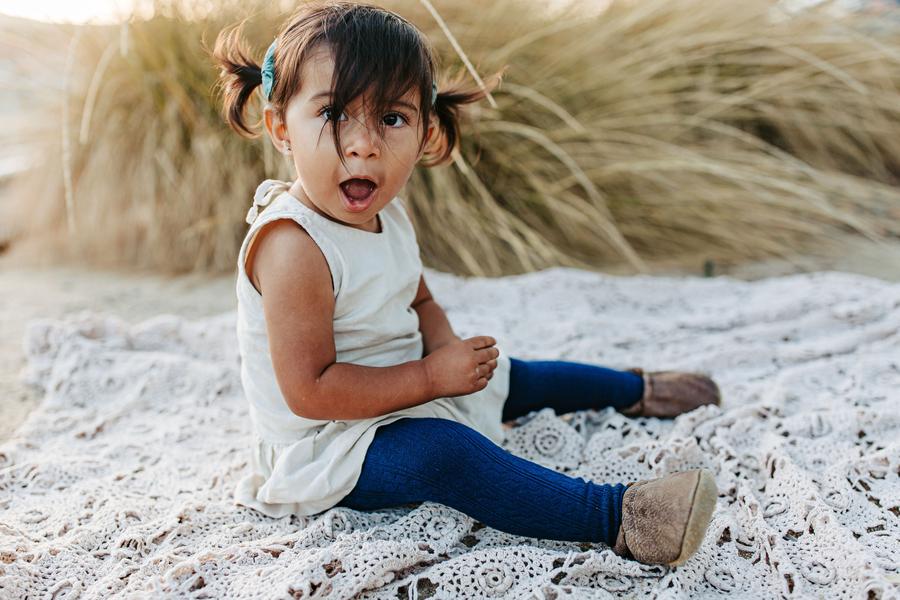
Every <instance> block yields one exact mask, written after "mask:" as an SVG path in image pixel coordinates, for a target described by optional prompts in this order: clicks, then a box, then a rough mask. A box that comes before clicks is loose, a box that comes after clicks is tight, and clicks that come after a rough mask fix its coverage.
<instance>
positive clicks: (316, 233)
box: [234, 179, 510, 518]
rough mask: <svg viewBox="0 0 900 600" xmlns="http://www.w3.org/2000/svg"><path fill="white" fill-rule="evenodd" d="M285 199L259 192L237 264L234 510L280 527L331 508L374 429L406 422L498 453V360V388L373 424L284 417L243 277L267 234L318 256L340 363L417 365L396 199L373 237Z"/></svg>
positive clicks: (273, 185) (413, 288) (411, 287)
mask: <svg viewBox="0 0 900 600" xmlns="http://www.w3.org/2000/svg"><path fill="white" fill-rule="evenodd" d="M289 187H290V184H289V183H287V182H283V181H277V180H273V179H267V180H265V181H263V182H262V183H261V184H260V185H259V187H258V188H257V190H256V194H255V195H254V203H253V206H252V207H251V208H250V211H249V212H248V214H247V222H248V223H250V228H249V230H248V231H247V235H246V236H245V238H244V241H243V243H242V244H241V249H240V252H239V254H238V264H237V269H238V273H237V284H236V290H237V299H238V308H237V338H238V346H239V351H240V357H241V383H242V385H243V389H244V394H245V396H246V398H247V401H248V403H249V408H250V418H251V420H252V422H253V430H254V439H253V447H252V455H251V460H250V465H251V469H250V472H249V473H248V474H246V475H245V476H244V477H242V478H241V480H240V481H239V482H238V484H237V486H236V489H235V493H234V500H235V502H236V503H237V504H240V505H243V506H248V507H251V508H254V509H256V510H258V511H260V512H262V513H264V514H266V515H268V516H270V517H276V518H277V517H283V516H286V515H289V514H295V515H300V516H305V515H313V514H316V513H319V512H321V511H324V510H327V509H329V508H331V507H333V506H334V505H335V504H337V503H338V502H340V501H341V500H342V499H343V498H344V497H345V496H346V495H347V494H349V493H350V491H351V490H352V489H353V487H354V486H355V485H356V482H357V480H358V479H359V476H360V473H361V472H362V465H363V460H364V459H365V455H366V450H367V449H368V447H369V444H370V443H371V442H372V438H373V437H374V436H375V431H376V429H377V428H378V427H379V426H381V425H387V424H388V423H392V422H394V421H396V420H398V419H400V418H403V417H439V418H444V419H451V420H455V421H458V422H460V423H464V424H466V425H468V426H470V427H472V428H473V429H476V430H477V431H479V432H481V433H482V434H484V435H485V436H487V437H488V438H490V439H491V440H492V441H494V442H495V443H497V444H500V443H502V442H503V441H504V439H505V429H504V428H503V426H502V423H501V414H502V410H503V403H504V402H505V401H506V397H507V394H508V391H509V372H510V361H509V357H507V356H506V353H505V352H503V350H502V349H501V350H500V356H499V357H498V358H497V368H496V369H495V370H494V376H493V377H492V378H491V379H489V380H488V385H487V387H485V388H484V389H483V390H480V391H478V392H475V393H474V394H469V395H466V396H457V397H452V398H437V399H435V400H432V401H431V402H426V403H425V404H420V405H418V406H414V407H411V408H407V409H401V410H398V411H395V412H392V413H389V414H386V415H381V416H378V417H374V418H369V419H356V420H346V421H338V420H330V421H323V420H314V419H305V418H302V417H298V416H297V415H295V414H294V413H292V412H291V411H290V409H289V408H288V406H287V404H286V403H285V401H284V397H283V396H282V393H281V390H280V388H279V386H278V382H277V380H276V378H275V371H274V369H273V367H272V358H271V355H270V354H269V343H268V336H267V332H266V322H265V318H264V316H263V307H262V296H260V294H259V293H258V292H257V291H256V288H254V287H253V285H252V283H251V282H250V280H249V279H248V277H247V273H246V272H245V270H244V260H245V257H246V253H247V249H248V247H249V245H250V241H251V240H252V239H253V237H254V236H255V235H256V232H257V231H258V230H259V229H260V228H261V227H262V226H263V225H264V224H266V223H269V222H271V221H274V220H276V219H292V220H294V221H295V222H297V223H298V224H299V225H300V226H301V227H303V228H304V229H305V230H306V231H307V232H308V233H309V235H310V236H311V237H312V239H313V240H314V241H315V242H316V244H317V245H318V246H319V248H320V249H321V251H322V253H323V255H324V256H325V259H326V261H327V262H328V267H329V269H330V270H331V277H332V281H333V284H334V299H335V309H334V343H335V349H336V352H337V361H338V362H347V363H355V364H360V365H366V366H372V367H386V366H390V365H396V364H400V363H404V362H407V361H410V360H417V359H420V358H422V350H423V346H422V335H421V333H420V331H419V318H418V314H416V312H415V310H414V309H413V308H411V307H410V305H411V304H412V302H413V299H414V298H415V296H416V292H417V291H418V287H419V277H420V276H421V274H422V262H421V260H420V259H419V246H418V243H417V242H416V235H415V231H414V229H413V225H412V222H411V221H410V220H409V216H408V215H407V213H406V210H405V206H404V204H403V201H402V200H401V199H400V198H399V197H395V198H394V199H393V200H391V202H390V203H389V204H387V205H386V206H385V207H384V208H383V209H382V210H381V212H379V213H378V216H379V219H380V220H381V229H382V230H381V232H380V233H372V232H369V231H364V230H362V229H357V228H354V227H350V226H348V225H342V224H340V223H338V222H336V221H332V220H331V219H328V218H326V217H324V216H322V215H320V214H319V213H317V212H316V211H314V210H312V209H311V208H309V207H307V206H306V205H305V204H303V203H302V202H300V201H299V200H298V199H297V198H295V197H294V196H292V195H291V194H289V193H288V192H287V190H288V189H289ZM488 335H489V333H488ZM497 348H498V349H500V347H499V345H498V346H497ZM365 401H366V399H365V398H360V399H359V402H365Z"/></svg>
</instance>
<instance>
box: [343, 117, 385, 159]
mask: <svg viewBox="0 0 900 600" xmlns="http://www.w3.org/2000/svg"><path fill="white" fill-rule="evenodd" d="M354 125H355V126H354V127H350V128H348V129H349V130H348V131H347V133H346V134H345V135H346V137H347V142H346V146H345V150H344V152H345V154H346V155H347V156H348V157H350V156H355V157H362V158H369V157H377V156H378V155H379V152H380V150H379V147H378V139H377V136H376V135H375V132H373V131H371V130H370V129H369V128H368V127H366V126H365V125H362V124H360V123H355V124H354Z"/></svg>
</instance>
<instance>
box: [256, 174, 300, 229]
mask: <svg viewBox="0 0 900 600" xmlns="http://www.w3.org/2000/svg"><path fill="white" fill-rule="evenodd" d="M290 187H291V184H290V183H288V182H287V181H280V180H278V179H266V180H265V181H263V182H262V183H260V184H259V185H258V186H257V187H256V192H254V194H253V205H252V206H251V207H250V210H248V211H247V217H246V219H245V220H246V221H247V223H249V224H251V225H252V224H253V222H254V221H255V220H256V217H258V216H259V213H260V212H261V211H262V209H264V208H265V207H266V206H268V205H269V203H270V202H272V199H273V198H275V197H276V196H277V195H278V194H280V193H281V192H284V191H286V190H287V189H289V188H290Z"/></svg>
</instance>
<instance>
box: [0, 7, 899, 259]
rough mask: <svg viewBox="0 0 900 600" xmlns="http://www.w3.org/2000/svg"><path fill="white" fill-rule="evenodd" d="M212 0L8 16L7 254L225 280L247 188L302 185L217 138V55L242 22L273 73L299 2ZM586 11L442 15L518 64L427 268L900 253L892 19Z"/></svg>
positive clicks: (811, 13)
mask: <svg viewBox="0 0 900 600" xmlns="http://www.w3.org/2000/svg"><path fill="white" fill-rule="evenodd" d="M380 4H381V5H383V6H385V7H387V8H390V9H392V10H394V11H396V12H398V13H399V14H401V15H403V16H404V17H406V18H408V19H409V20H411V21H412V22H414V23H415V24H416V25H417V26H418V27H419V28H421V29H422V30H423V31H425V33H426V34H427V35H428V36H429V37H430V39H431V41H432V43H433V44H434V46H435V48H436V50H437V53H438V55H439V57H440V61H441V66H442V68H443V71H444V73H445V74H448V75H449V74H454V73H457V72H458V71H459V70H460V69H462V68H463V62H462V60H461V58H460V56H459V55H458V54H457V53H456V52H455V51H454V49H453V47H452V45H451V43H450V41H449V40H448V39H447V37H446V36H445V35H444V33H443V32H442V30H441V28H440V26H439V24H438V22H436V20H435V18H434V17H433V16H432V15H431V14H430V13H429V12H428V11H427V10H426V8H425V7H424V6H423V4H422V3H421V2H419V1H418V0H385V1H383V2H380ZM198 5H200V4H199V3H196V2H188V1H182V0H168V1H164V0H157V1H156V2H155V4H154V11H153V16H152V17H150V18H147V19H139V18H133V19H131V20H130V21H129V22H126V23H124V24H122V25H113V26H98V25H50V24H37V23H34V22H28V21H25V20H20V19H12V18H5V19H3V21H2V23H0V47H2V48H3V55H4V56H5V57H6V60H4V62H3V64H4V73H3V79H2V82H3V86H4V88H5V89H6V93H5V94H4V95H5V96H6V100H4V102H5V103H6V105H7V106H6V107H5V108H7V109H9V108H10V105H11V104H14V103H15V106H14V109H15V110H6V111H4V113H3V114H4V117H3V119H4V122H3V125H4V126H3V127H2V128H0V129H2V131H3V134H2V136H3V142H4V143H3V147H4V149H5V151H4V153H3V154H2V155H0V158H2V160H0V176H2V177H3V178H4V180H5V183H4V187H5V189H6V190H7V192H6V193H4V200H3V202H2V203H0V222H2V229H0V243H2V244H4V245H5V247H6V248H9V247H11V246H16V247H18V248H19V249H22V250H24V252H25V254H32V255H34V256H40V257H42V260H45V261H52V262H54V263H77V264H80V265H91V266H98V267H118V268H121V267H132V268H137V269H142V270H146V269H150V270H154V271H157V272H160V273H167V274H175V273H185V272H203V273H216V274H222V273H229V272H232V271H234V268H235V262H236V256H237V251H238V248H239V246H240V242H241V239H242V238H243V236H244V234H245V232H246V228H247V224H246V223H245V222H244V216H245V214H246V211H247V209H248V207H249V205H250V203H251V200H252V194H253V191H254V190H255V187H256V185H257V184H258V183H259V182H260V181H261V180H262V179H265V178H277V179H284V180H290V179H293V173H292V172H291V167H290V165H289V163H288V162H286V160H285V158H284V157H283V156H281V155H280V154H277V153H276V152H274V150H273V148H272V146H271V144H270V142H269V141H268V140H267V139H266V138H265V137H262V138H259V139H257V140H246V139H243V138H240V137H239V136H237V135H236V134H234V133H233V132H231V131H230V130H229V129H227V127H226V126H225V124H224V122H223V120H222V118H221V115H220V113H219V111H220V106H219V104H218V98H217V97H216V96H215V95H214V84H215V80H216V77H217V71H216V68H215V67H214V65H213V64H212V62H211V61H210V60H209V58H208V56H207V53H206V52H205V50H204V44H205V45H206V46H207V47H211V46H212V44H213V42H214V40H215V36H216V34H217V33H218V32H219V31H220V30H221V29H222V28H224V27H225V26H227V25H230V24H233V23H235V22H236V21H238V20H240V19H242V18H244V17H247V16H250V19H249V21H248V22H247V24H246V26H245V33H246V34H248V35H249V37H250V40H251V42H252V43H253V45H254V47H255V53H254V55H253V56H254V58H255V59H256V60H257V61H258V62H260V63H261V62H262V57H263V53H264V51H265V48H266V47H267V45H268V43H269V42H270V41H271V39H272V37H273V36H274V34H275V32H276V30H277V28H278V26H279V25H280V23H281V22H282V20H283V19H284V18H285V17H286V16H287V14H288V13H289V12H290V9H291V6H293V5H294V3H288V5H285V4H284V3H282V4H281V5H278V4H277V3H273V2H267V1H264V0H242V1H240V2H237V1H234V0H226V1H222V2H217V3H214V4H210V3H203V4H202V6H203V8H197V6H198ZM591 5H593V6H594V7H596V3H587V2H586V3H581V2H577V1H576V0H572V1H570V2H568V3H566V4H565V5H564V6H562V7H561V8H560V7H559V6H557V7H556V8H555V9H554V10H553V11H552V12H550V9H549V8H548V7H547V5H546V4H545V3H544V2H542V1H540V0H496V1H494V2H488V3H485V2H476V1H475V0H454V1H452V2H450V1H444V2H435V7H436V8H437V10H438V12H439V13H440V16H441V18H442V19H443V20H444V21H445V22H446V24H447V26H448V27H449V28H450V30H451V31H452V33H453V35H454V36H455V37H456V39H457V40H458V42H459V43H460V45H461V47H462V48H463V50H464V51H465V53H466V55H467V56H468V57H469V58H470V59H471V60H472V62H473V63H474V64H475V67H476V68H477V70H478V72H479V73H481V74H486V73H490V72H494V71H496V70H498V69H500V68H501V67H503V66H504V65H509V69H508V70H507V72H506V76H505V78H504V81H503V83H502V85H501V86H500V88H499V89H498V90H497V91H495V92H494V94H493V98H494V100H495V102H496V107H494V106H492V105H491V104H490V103H488V102H482V103H481V104H480V105H479V106H477V107H475V109H474V110H472V111H470V113H469V119H468V120H467V122H466V123H465V125H464V130H463V139H462V145H461V147H460V153H459V157H458V159H457V160H456V161H455V162H454V163H453V164H450V165H446V166H444V167H439V168H432V169H424V168H420V169H417V170H416V171H415V172H414V173H413V176H412V178H411V179H410V181H409V184H408V185H407V188H406V190H405V191H404V197H405V198H407V200H408V205H409V206H410V208H411V210H412V212H413V217H414V221H415V225H416V228H417V231H418V235H419V245H420V247H421V248H422V253H423V261H424V262H425V264H426V266H428V267H431V268H435V269H439V270H442V271H449V272H452V273H455V274H464V275H480V276H499V275H507V274H514V273H522V272H527V271H533V270H538V269H543V268H547V267H551V266H573V267H579V268H587V269H595V270H608V269H614V268H620V269H621V268H625V269H626V272H632V273H634V272H646V271H647V270H648V265H649V264H653V263H654V262H657V261H665V260H669V261H685V262H693V263H694V264H700V263H701V262H702V261H703V260H707V261H711V260H715V261H716V263H717V264H730V263H737V262H740V261H749V260H755V259H760V258H765V257H773V256H774V257H777V256H788V255H791V254H794V253H797V252H817V251H822V250H825V249H827V248H828V247H829V246H832V245H834V244H836V243H839V242H840V240H843V239H845V238H846V237H847V236H852V237H856V238H859V239H864V240H869V241H871V243H874V244H881V243H896V241H897V239H898V238H900V27H898V22H897V21H896V20H891V19H888V18H885V17H884V15H873V14H871V13H866V12H847V13H844V14H842V15H840V16H836V15H835V14H833V13H831V12H829V10H828V5H827V4H822V5H819V6H818V7H815V8H809V9H806V10H802V11H798V12H792V13H788V12H786V11H785V10H784V8H783V6H782V5H781V4H780V3H778V2H774V1H768V0H741V1H736V0H735V1H714V2H710V1H709V0H632V1H624V0H620V1H613V2H612V3H611V4H610V5H609V6H608V7H607V8H606V9H605V10H602V11H598V10H595V9H593V10H592V9H591V8H590V6H591ZM257 106H259V104H257ZM255 114H256V115H257V116H258V114H259V112H258V111H256V113H255ZM10 149H13V150H14V152H12V151H10Z"/></svg>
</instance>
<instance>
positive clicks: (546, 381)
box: [502, 357, 644, 421]
mask: <svg viewBox="0 0 900 600" xmlns="http://www.w3.org/2000/svg"><path fill="white" fill-rule="evenodd" d="M509 360H510V364H511V369H510V373H509V395H508V396H507V398H506V403H505V404H504V405H503V417H502V420H503V421H511V420H512V419H515V418H517V417H520V416H522V415H526V414H528V413H529V412H531V411H533V410H540V409H542V408H544V407H550V408H553V410H554V411H555V412H556V414H558V415H562V414H565V413H570V412H575V411H577V410H585V409H589V408H592V409H598V408H604V407H607V406H612V407H613V408H625V407H628V406H631V405H632V404H634V403H635V402H637V401H638V400H640V399H641V394H643V393H644V380H643V379H642V378H641V377H640V376H639V375H636V374H634V373H629V372H628V371H617V370H614V369H609V368H606V367H601V366H599V365H591V364H584V363H577V362H568V361H562V360H520V359H517V358H512V357H510V359H509Z"/></svg>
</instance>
